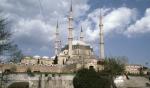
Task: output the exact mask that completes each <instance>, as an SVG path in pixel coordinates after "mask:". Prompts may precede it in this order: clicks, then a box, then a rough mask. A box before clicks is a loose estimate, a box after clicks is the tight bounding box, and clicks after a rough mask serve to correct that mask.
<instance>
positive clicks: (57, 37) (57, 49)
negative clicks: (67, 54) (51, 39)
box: [55, 21, 60, 55]
mask: <svg viewBox="0 0 150 88" xmlns="http://www.w3.org/2000/svg"><path fill="white" fill-rule="evenodd" d="M58 28H59V26H58V21H57V25H56V33H55V55H58V54H59V52H60V40H59V31H58Z"/></svg>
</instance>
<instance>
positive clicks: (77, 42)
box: [72, 40, 90, 46]
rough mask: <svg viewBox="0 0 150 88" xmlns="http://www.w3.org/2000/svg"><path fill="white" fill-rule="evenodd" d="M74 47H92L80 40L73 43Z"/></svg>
mask: <svg viewBox="0 0 150 88" xmlns="http://www.w3.org/2000/svg"><path fill="white" fill-rule="evenodd" d="M72 45H84V46H90V45H89V44H87V43H85V42H83V41H80V40H74V41H72Z"/></svg>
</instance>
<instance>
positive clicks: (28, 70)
mask: <svg viewBox="0 0 150 88" xmlns="http://www.w3.org/2000/svg"><path fill="white" fill-rule="evenodd" d="M27 74H28V75H29V76H34V73H33V72H32V70H31V68H27Z"/></svg>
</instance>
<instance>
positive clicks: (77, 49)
mask: <svg viewBox="0 0 150 88" xmlns="http://www.w3.org/2000/svg"><path fill="white" fill-rule="evenodd" d="M58 28H59V27H58V22H57V26H56V35H55V55H56V56H57V59H58V63H57V64H59V65H65V64H80V65H81V66H85V67H86V68H89V67H94V68H95V69H97V65H98V64H97V63H98V61H100V60H102V59H104V39H103V30H102V28H103V24H102V15H101V14H100V23H99V28H100V33H99V36H100V46H99V48H100V50H99V51H100V58H97V57H96V56H95V55H94V52H93V48H92V46H91V45H90V44H87V43H86V42H85V41H84V33H83V29H82V26H81V31H80V40H74V39H73V33H72V30H73V9H72V4H71V6H70V12H69V16H68V44H67V45H65V46H64V47H62V48H61V47H60V45H61V44H60V43H61V42H60V39H59V32H58Z"/></svg>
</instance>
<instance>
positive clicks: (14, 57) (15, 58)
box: [10, 44, 23, 63]
mask: <svg viewBox="0 0 150 88" xmlns="http://www.w3.org/2000/svg"><path fill="white" fill-rule="evenodd" d="M10 56H11V60H10V62H14V63H17V62H20V60H21V59H22V58H23V54H22V52H21V50H19V49H18V46H17V45H16V44H15V45H12V47H11V48H10Z"/></svg>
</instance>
